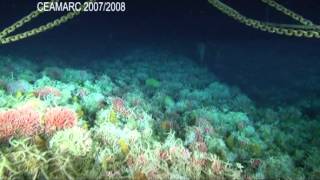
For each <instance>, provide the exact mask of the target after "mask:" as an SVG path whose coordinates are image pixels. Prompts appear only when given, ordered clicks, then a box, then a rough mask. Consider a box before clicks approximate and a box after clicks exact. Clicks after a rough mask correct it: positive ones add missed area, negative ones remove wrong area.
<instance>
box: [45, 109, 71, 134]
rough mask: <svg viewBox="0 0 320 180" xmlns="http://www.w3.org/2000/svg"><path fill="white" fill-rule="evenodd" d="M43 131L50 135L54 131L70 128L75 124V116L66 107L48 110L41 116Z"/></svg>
mask: <svg viewBox="0 0 320 180" xmlns="http://www.w3.org/2000/svg"><path fill="white" fill-rule="evenodd" d="M43 120H44V124H45V127H44V130H45V132H46V133H51V132H54V131H56V130H61V129H65V128H71V127H73V126H75V124H76V123H77V115H76V113H75V112H74V111H72V110H71V109H68V108H66V107H53V108H48V109H47V110H46V112H45V114H44V116H43Z"/></svg>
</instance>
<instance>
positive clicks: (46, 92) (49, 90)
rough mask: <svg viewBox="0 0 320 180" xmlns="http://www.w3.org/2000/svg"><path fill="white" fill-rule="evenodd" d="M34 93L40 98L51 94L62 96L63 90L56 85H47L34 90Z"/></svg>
mask: <svg viewBox="0 0 320 180" xmlns="http://www.w3.org/2000/svg"><path fill="white" fill-rule="evenodd" d="M34 95H35V96H36V97H39V98H45V97H47V96H49V95H52V96H61V92H60V90H59V89H57V88H55V87H50V86H45V87H42V88H40V89H37V90H35V91H34Z"/></svg>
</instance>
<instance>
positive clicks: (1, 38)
mask: <svg viewBox="0 0 320 180" xmlns="http://www.w3.org/2000/svg"><path fill="white" fill-rule="evenodd" d="M89 1H90V2H93V1H95V0H89ZM81 9H83V5H82V6H81ZM41 13H42V12H41V11H38V10H35V11H33V12H31V13H30V14H28V15H27V16H25V17H23V18H22V19H20V20H19V21H17V22H16V23H14V24H13V25H11V26H9V27H7V28H5V29H4V30H3V31H1V32H0V45H1V44H8V43H11V42H15V41H18V40H21V39H25V38H27V37H30V36H34V35H36V34H39V33H41V32H44V31H47V30H49V29H52V28H54V27H57V26H59V25H61V24H63V23H65V22H67V21H68V20H70V19H72V18H74V17H75V16H77V15H79V14H80V13H81V11H73V12H69V13H67V14H65V15H63V16H61V17H59V18H57V19H55V20H54V21H52V22H49V23H47V24H45V25H41V26H39V27H36V28H33V29H31V30H28V31H25V32H23V33H19V34H15V35H11V36H8V35H9V34H10V33H12V32H13V31H15V30H16V29H18V28H19V27H21V26H23V25H24V24H26V23H28V22H30V21H31V20H32V19H34V18H36V17H37V16H39V15H40V14H41ZM7 36H8V37H7Z"/></svg>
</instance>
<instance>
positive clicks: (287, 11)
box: [261, 0, 315, 26]
mask: <svg viewBox="0 0 320 180" xmlns="http://www.w3.org/2000/svg"><path fill="white" fill-rule="evenodd" d="M261 1H262V2H263V3H266V4H268V5H269V6H270V7H273V8H275V9H276V10H278V11H280V12H282V13H283V14H285V15H287V16H289V17H291V18H292V19H294V20H296V21H298V22H299V23H301V24H303V25H306V26H314V25H315V24H314V23H313V22H312V21H310V20H309V19H306V18H304V17H302V16H301V15H299V14H297V13H295V12H293V11H291V10H290V9H288V8H286V7H284V6H283V5H281V4H279V3H277V2H276V1H274V0H261Z"/></svg>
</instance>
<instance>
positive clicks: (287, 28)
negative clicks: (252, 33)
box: [209, 0, 320, 38]
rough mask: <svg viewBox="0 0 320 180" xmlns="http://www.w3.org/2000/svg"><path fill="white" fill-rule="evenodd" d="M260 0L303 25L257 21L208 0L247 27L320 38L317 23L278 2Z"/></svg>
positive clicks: (219, 2)
mask: <svg viewBox="0 0 320 180" xmlns="http://www.w3.org/2000/svg"><path fill="white" fill-rule="evenodd" d="M262 1H263V2H266V3H268V4H269V3H270V4H272V6H273V7H275V8H277V9H278V10H279V11H281V12H284V13H285V14H286V15H288V16H290V17H292V18H294V19H295V20H297V21H299V22H300V23H302V24H303V25H304V26H300V28H294V27H295V25H283V24H275V23H266V22H262V21H258V20H255V19H251V18H248V17H246V16H244V15H242V14H240V13H239V12H238V11H236V10H235V9H233V8H231V7H230V6H228V5H226V4H224V3H222V2H221V1H220V0H209V3H210V4H212V5H213V6H214V7H215V8H217V9H218V10H220V11H221V12H223V13H224V14H226V15H228V16H230V17H232V18H233V19H235V20H237V21H239V22H240V23H243V24H245V25H247V26H249V27H252V28H255V29H258V30H261V31H266V32H269V33H275V34H279V35H286V36H295V37H305V38H320V29H319V26H318V25H314V24H313V23H312V22H311V21H309V20H306V19H304V18H303V17H302V16H300V15H297V14H296V13H294V12H292V11H290V10H288V9H287V8H285V7H283V6H282V5H279V4H278V3H276V2H274V1H272V0H262ZM270 6H271V5H270Z"/></svg>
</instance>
